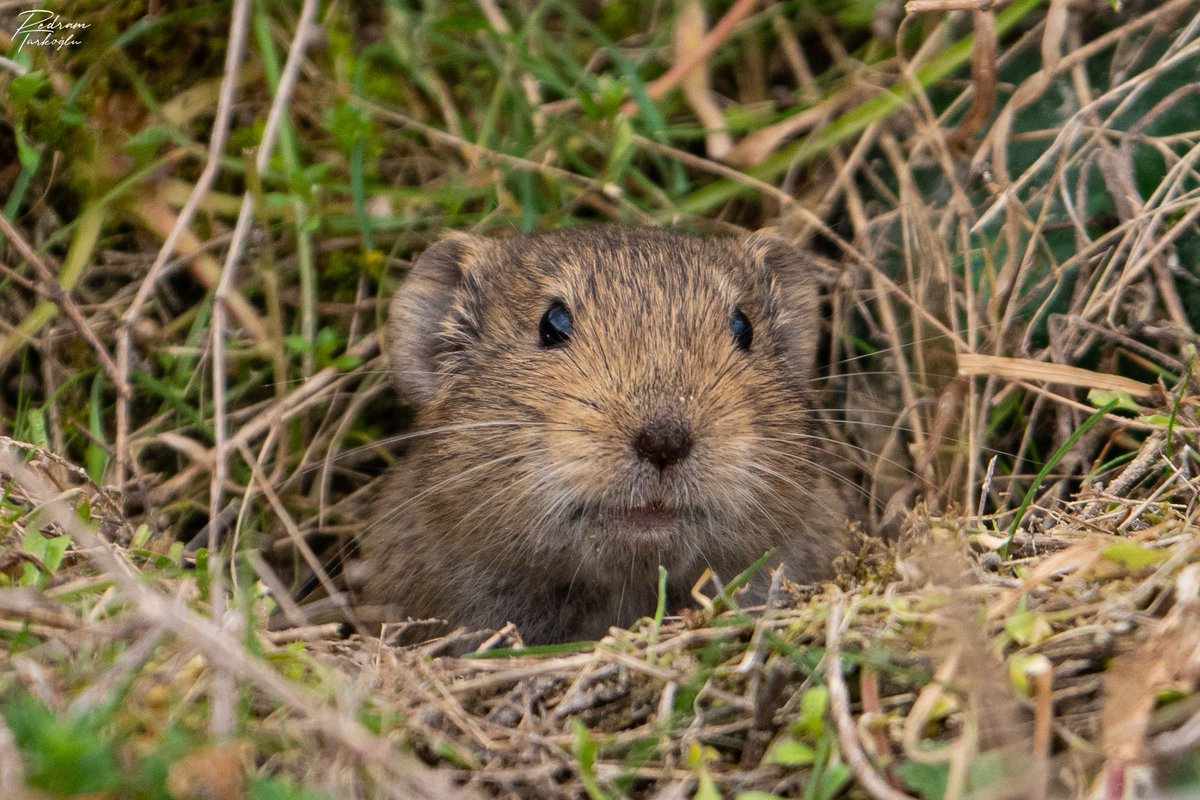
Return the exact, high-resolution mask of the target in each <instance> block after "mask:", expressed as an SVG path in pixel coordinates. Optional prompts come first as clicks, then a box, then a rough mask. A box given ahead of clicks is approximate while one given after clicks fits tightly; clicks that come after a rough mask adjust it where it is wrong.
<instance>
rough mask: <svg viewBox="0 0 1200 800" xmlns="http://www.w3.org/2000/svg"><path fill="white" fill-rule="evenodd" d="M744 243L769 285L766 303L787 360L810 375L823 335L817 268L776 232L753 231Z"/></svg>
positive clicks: (755, 265) (766, 284)
mask: <svg viewBox="0 0 1200 800" xmlns="http://www.w3.org/2000/svg"><path fill="white" fill-rule="evenodd" d="M743 245H744V247H745V248H746V251H747V253H748V255H749V256H750V260H751V263H753V264H754V267H755V269H756V270H757V272H758V273H759V276H760V278H761V279H762V280H763V283H764V285H765V286H766V295H767V296H766V298H765V300H766V305H767V308H768V309H769V311H770V314H771V317H772V320H773V326H774V328H775V331H776V335H777V336H778V339H779V341H780V343H781V345H782V346H783V347H784V349H785V351H786V353H787V357H788V360H789V361H790V362H791V363H792V365H793V367H794V368H795V369H796V371H797V373H798V374H799V375H801V376H802V377H805V378H807V377H808V376H809V375H810V374H811V372H812V370H813V367H814V365H815V363H816V357H817V349H818V344H819V341H818V340H819V337H820V335H821V314H820V311H821V306H820V304H821V301H820V292H819V287H818V283H819V281H818V276H817V272H816V269H815V268H814V267H813V265H812V262H811V261H809V259H808V257H807V256H805V255H804V251H802V250H801V249H800V248H799V247H797V246H796V245H794V244H792V243H791V242H789V241H787V240H785V239H781V238H779V237H777V236H772V235H770V234H765V233H754V234H751V235H750V236H747V237H746V239H745V240H744V241H743Z"/></svg>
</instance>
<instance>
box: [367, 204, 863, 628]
mask: <svg viewBox="0 0 1200 800" xmlns="http://www.w3.org/2000/svg"><path fill="white" fill-rule="evenodd" d="M820 326H821V322H820V318H819V300H818V292H817V281H816V276H815V274H814V272H813V270H812V268H811V267H810V265H809V263H808V262H807V261H806V259H805V257H804V255H803V254H802V253H801V252H800V251H799V250H798V249H797V248H796V247H794V246H793V245H791V244H790V243H787V242H785V241H783V240H781V239H778V238H773V237H771V236H768V235H763V234H752V235H749V236H747V237H744V238H741V239H736V238H700V237H696V236H691V235H687V234H684V233H680V232H676V231H673V230H667V229H657V228H626V227H617V226H601V227H594V228H585V229H574V230H565V231H561V232H556V233H548V234H541V235H529V236H515V237H513V238H510V239H507V240H493V239H484V238H479V237H475V236H469V235H465V234H455V235H451V236H450V237H449V238H446V239H443V240H441V241H439V242H437V243H436V244H434V245H432V246H431V247H430V248H429V249H427V250H426V251H425V252H424V254H423V255H422V256H421V257H420V258H419V259H418V260H417V262H416V263H415V265H414V266H413V267H412V270H411V272H410V274H409V275H408V276H407V277H406V279H405V280H404V282H403V283H402V285H401V287H400V289H399V290H398V292H397V293H396V295H395V297H394V298H393V300H392V303H391V307H390V316H389V321H388V326H387V336H386V337H385V338H386V349H387V353H388V356H389V362H390V370H391V372H392V374H393V376H394V378H395V381H396V382H397V384H398V385H399V387H400V390H401V391H402V393H403V395H404V397H405V398H407V400H408V402H410V403H411V404H413V405H414V406H415V408H416V412H417V424H418V426H419V430H418V431H417V434H416V435H415V437H414V438H413V439H412V445H411V448H410V450H409V451H408V453H407V454H406V456H405V457H404V459H403V461H402V462H401V463H400V464H399V465H398V466H397V467H396V468H395V469H394V470H393V471H392V472H391V473H390V475H389V476H388V477H386V478H385V479H384V483H385V488H384V489H383V490H382V492H381V496H380V498H379V500H378V503H377V504H376V507H375V510H374V512H373V516H372V518H371V519H370V520H369V523H368V525H367V529H366V532H365V535H364V538H363V542H362V545H363V552H364V555H365V560H366V564H367V569H368V570H369V571H370V576H369V577H368V578H367V580H366V582H365V585H364V595H365V599H366V600H367V602H370V603H372V604H382V605H386V606H389V607H391V608H392V609H394V612H395V613H394V614H392V615H391V617H392V618H394V619H404V618H406V617H411V618H438V619H442V620H445V621H447V622H448V623H449V624H451V625H454V626H459V625H462V626H468V627H472V628H497V627H500V626H502V625H503V624H504V623H506V622H513V623H515V624H516V625H517V626H518V628H519V630H520V631H521V634H522V636H523V638H524V640H525V641H526V642H529V643H538V642H554V641H562V640H567V639H580V638H598V637H599V636H601V635H603V634H604V633H605V631H607V629H608V628H609V627H610V626H613V625H621V626H628V625H630V624H632V623H633V622H634V621H636V620H637V619H638V618H640V617H642V616H645V615H648V614H650V613H652V612H653V610H654V608H655V605H656V602H657V585H658V566H659V565H660V564H661V565H663V566H664V567H665V568H666V570H667V574H668V584H667V585H668V598H667V599H668V603H669V604H670V605H671V606H673V607H678V606H679V605H682V604H684V603H685V602H686V601H687V599H688V597H689V593H690V590H691V588H692V586H693V584H694V583H695V581H696V580H697V578H698V577H699V576H700V575H701V573H702V572H703V570H704V569H705V568H706V567H707V568H711V569H712V570H713V572H715V573H716V574H717V575H718V576H719V577H720V578H722V579H724V580H726V581H728V580H729V579H730V578H732V577H733V576H735V575H736V574H738V573H739V572H741V571H742V570H743V569H744V568H746V567H747V566H748V565H750V564H751V563H753V562H754V561H755V560H756V559H758V558H760V557H761V556H762V555H763V554H764V553H765V552H767V551H768V550H771V549H774V550H775V551H776V554H777V555H776V560H777V562H779V563H782V564H783V565H784V566H785V574H786V575H787V576H788V577H789V578H791V579H793V580H797V581H811V580H815V579H820V578H823V577H826V576H828V575H829V574H830V572H831V564H832V561H833V559H834V557H835V556H836V555H837V554H838V553H839V552H841V551H842V550H843V549H844V548H845V545H846V540H847V533H846V531H847V528H846V525H845V516H846V508H845V505H844V501H843V499H842V497H841V495H840V494H839V492H838V491H836V489H835V485H834V480H833V470H832V468H831V466H830V461H829V456H828V453H827V450H826V449H825V448H824V447H823V445H822V440H823V438H824V437H825V435H826V434H825V432H824V430H823V429H822V428H821V427H820V425H819V423H818V420H817V419H816V417H815V415H814V413H813V411H812V408H813V403H814V393H813V390H812V386H811V384H812V380H813V373H814V361H815V357H816V352H817V342H818V335H819V331H820ZM758 594H759V596H760V597H761V596H762V591H761V587H760V589H759V591H758Z"/></svg>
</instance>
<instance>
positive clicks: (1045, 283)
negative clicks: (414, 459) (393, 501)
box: [0, 0, 1200, 800]
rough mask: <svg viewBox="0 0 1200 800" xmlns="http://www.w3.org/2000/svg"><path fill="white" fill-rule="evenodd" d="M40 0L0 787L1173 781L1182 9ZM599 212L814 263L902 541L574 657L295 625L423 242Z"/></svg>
mask: <svg viewBox="0 0 1200 800" xmlns="http://www.w3.org/2000/svg"><path fill="white" fill-rule="evenodd" d="M976 6H977V7H976ZM48 9H49V11H51V12H53V13H55V14H57V15H58V16H57V17H56V18H54V21H55V22H57V23H61V25H59V26H58V27H54V28H53V29H52V30H51V32H50V33H49V34H46V33H31V32H30V31H29V30H28V26H29V25H30V24H31V22H39V21H41V22H45V21H46V20H45V19H43V17H42V16H41V15H37V14H34V15H30V14H27V13H24V12H26V11H36V10H37V9H36V8H35V6H34V5H33V4H30V5H29V6H27V7H24V6H21V5H17V6H13V5H12V4H9V5H7V6H5V7H3V8H0V47H2V48H3V56H0V87H2V89H3V91H2V92H0V109H2V110H3V113H2V114H0V204H2V206H0V291H2V297H3V298H4V301H5V302H4V303H3V305H2V306H0V431H3V432H5V433H7V434H8V435H7V436H6V437H4V438H3V439H0V477H2V482H0V534H2V538H0V637H2V638H3V646H0V722H2V724H0V794H3V796H4V797H19V798H45V797H82V796H86V797H94V798H175V799H176V800H185V799H187V798H216V799H217V800H232V798H242V797H250V798H255V799H256V800H257V799H258V798H264V799H265V798H271V799H272V800H275V799H276V798H278V799H279V800H285V799H286V800H300V799H301V798H303V799H304V800H310V799H313V800H315V799H316V798H358V797H404V798H410V797H435V798H441V797H456V796H461V797H484V796H499V797H538V798H544V797H558V796H561V797H587V798H590V799H591V800H600V798H610V797H622V796H631V797H667V798H669V797H694V798H700V799H701V800H710V798H718V797H735V798H739V800H766V799H767V798H771V797H803V798H806V800H811V799H815V798H834V797H874V798H896V797H902V796H911V797H920V798H927V799H930V800H931V799H932V798H958V797H967V796H971V797H1048V796H1054V797H1057V796H1062V797H1099V798H1118V797H1124V796H1132V793H1133V792H1134V791H1142V790H1145V791H1149V792H1152V793H1153V792H1157V793H1158V795H1157V796H1168V795H1169V793H1170V792H1175V793H1176V795H1177V796H1181V797H1182V796H1190V794H1191V793H1195V792H1197V791H1200V758H1198V757H1197V756H1196V752H1197V750H1198V748H1200V723H1198V720H1200V716H1197V713H1198V712H1197V703H1198V702H1200V700H1198V698H1200V693H1197V681H1198V680H1200V669H1198V668H1197V663H1198V658H1197V654H1198V653H1200V634H1198V633H1197V631H1200V624H1198V623H1200V618H1198V616H1197V615H1198V614H1200V611H1198V606H1197V603H1200V595H1198V594H1197V592H1198V591H1200V589H1198V586H1200V572H1198V571H1197V570H1200V566H1197V563H1196V562H1197V558H1198V557H1197V547H1198V543H1200V537H1198V535H1197V534H1198V526H1200V522H1198V519H1200V511H1198V508H1200V497H1198V490H1200V479H1198V478H1197V474H1198V471H1200V457H1198V455H1197V447H1198V446H1200V445H1198V436H1200V418H1198V416H1200V377H1198V375H1197V373H1198V372H1200V364H1198V363H1197V345H1198V343H1200V336H1198V335H1197V331H1198V330H1200V272H1198V270H1197V267H1196V265H1197V263H1198V262H1200V228H1198V227H1197V218H1198V217H1200V171H1198V169H1197V161H1198V155H1200V102H1197V97H1196V95H1197V94H1198V93H1200V88H1198V87H1200V84H1197V82H1196V79H1195V78H1196V75H1197V69H1198V67H1200V6H1198V5H1197V3H1196V2H1195V0H1164V2H1138V1H1137V0H1132V1H1130V0H1126V1H1125V2H1120V3H1116V2H1110V0H1083V2H1076V3H1066V2H1060V0H1051V1H1050V2H1042V0H1013V1H1012V2H1009V3H1006V4H1003V5H1002V6H1000V7H995V8H993V7H992V6H991V5H990V4H988V3H983V2H981V3H978V4H976V3H973V2H950V1H949V0H946V1H943V0H911V1H910V2H909V3H907V5H906V7H902V6H901V4H900V3H898V2H895V1H894V0H779V1H778V2H754V0H734V2H732V3H715V2H699V0H681V1H680V2H678V3H675V4H648V3H636V2H629V1H628V0H612V1H611V2H605V3H583V4H577V3H569V2H563V1H561V0H544V1H543V2H534V1H533V0H528V2H526V1H525V0H522V2H518V3H511V4H497V3H494V2H493V0H477V2H468V1H467V0H447V2H429V3H425V4H410V3H403V2H398V1H392V2H387V3H381V4H357V3H340V4H338V3H328V4H320V3H317V2H315V0H302V1H295V0H269V2H262V3H249V2H246V0H231V1H229V0H227V1H226V2H220V3H213V4H189V3H182V2H174V0H163V2H158V3H153V4H150V8H149V9H147V8H146V7H144V6H143V5H142V4H136V3H128V4H116V5H114V4H108V3H99V2H92V0H79V1H78V2H69V3H61V4H54V5H51V6H49V7H48ZM706 18H707V19H706ZM64 25H65V26H73V27H62V26H64ZM22 26H26V29H25V30H23V29H22ZM47 35H49V36H50V38H51V39H55V40H59V41H57V42H55V41H51V42H44V39H45V38H46V36H47ZM63 41H72V42H73V43H66V44H64V43H62V42H63ZM606 220H607V221H620V222H626V223H636V224H675V225H681V226H684V227H687V228H690V229H694V230H698V231H703V232H712V233H725V232H739V231H744V230H752V229H757V228H760V227H763V226H768V225H771V226H775V227H777V228H778V229H779V230H780V231H781V232H782V233H783V234H784V235H787V236H790V237H792V238H794V239H795V240H796V241H798V242H800V243H802V244H804V245H805V246H806V247H808V248H809V249H810V250H811V251H812V252H813V253H814V254H815V258H816V260H817V262H818V265H819V267H820V268H821V269H822V272H823V275H825V277H826V279H827V280H826V284H827V289H828V292H827V295H828V298H829V302H828V308H829V312H830V314H829V318H830V323H831V324H830V326H829V331H830V335H829V348H828V353H827V354H826V358H825V359H824V361H825V364H826V373H827V374H826V376H825V377H826V381H825V382H826V383H827V386H828V398H829V405H830V408H831V409H834V410H832V411H830V416H831V419H832V421H833V422H834V423H836V424H838V425H840V426H842V429H843V430H844V431H845V433H846V435H847V436H848V437H849V438H850V439H851V440H852V442H853V443H854V444H855V446H857V447H859V448H861V451H862V452H863V453H864V457H863V460H862V463H861V464H859V465H857V469H858V470H859V472H860V473H861V475H862V476H863V484H864V487H866V490H867V492H868V493H869V495H870V496H871V497H872V498H873V505H871V507H870V509H869V516H870V517H871V522H872V524H873V525H875V526H877V527H879V528H880V529H883V530H894V531H898V532H899V534H898V537H897V538H894V539H889V540H887V541H880V540H878V539H866V538H864V540H863V542H862V545H861V548H860V549H859V551H857V552H855V553H853V554H849V555H847V556H846V557H845V558H844V559H843V561H842V562H841V564H840V570H841V575H840V576H839V579H838V580H837V581H836V582H834V583H831V584H829V585H827V586H822V587H815V588H814V587H796V586H793V585H789V584H788V583H787V582H786V581H781V582H779V585H778V586H776V587H775V588H774V590H773V592H772V602H771V603H770V604H769V606H770V607H769V608H768V609H767V610H766V611H765V612H761V610H760V611H754V610H749V609H741V608H739V607H738V603H737V597H736V595H734V596H729V595H728V594H727V593H722V592H718V591H717V590H716V588H715V587H711V586H706V587H699V589H698V595H699V597H701V598H703V600H702V601H701V602H700V604H699V608H698V609H696V610H694V611H692V612H689V613H688V614H686V615H685V616H683V617H682V618H674V617H664V616H662V615H659V616H658V617H656V618H654V619H648V620H645V621H643V622H642V623H640V624H639V625H637V626H635V627H634V628H633V629H632V630H629V631H617V630H615V631H613V632H612V633H611V634H610V636H608V637H607V638H605V639H604V640H603V641H602V642H599V643H585V644H578V645H565V646H558V647H551V648H540V649H539V648H523V647H521V646H520V639H519V634H518V633H517V632H515V631H511V630H507V631H501V632H499V633H497V634H495V635H489V634H477V633H475V632H459V633H458V634H456V635H454V636H451V637H448V638H445V639H442V640H438V641H435V642H431V643H429V644H427V645H424V646H421V647H416V648H401V647H397V646H394V645H393V644H392V643H391V642H390V641H389V640H388V639H387V637H386V636H385V637H382V638H381V637H371V636H366V635H361V634H360V633H358V632H356V631H354V630H353V628H352V627H351V626H344V625H342V624H340V623H338V622H333V623H329V622H324V623H323V622H321V620H327V619H330V618H332V617H331V616H330V615H329V614H328V613H327V612H330V611H331V610H332V611H338V610H339V609H341V608H342V606H341V605H339V601H338V598H340V597H342V596H343V595H342V590H343V588H344V585H345V580H346V573H347V572H348V571H351V572H352V570H348V569H347V567H348V566H352V565H353V563H354V558H355V549H354V541H353V539H354V536H355V534H356V532H357V530H358V527H357V526H358V522H359V520H360V519H361V513H360V510H361V508H362V503H363V499H364V498H366V497H369V496H370V495H371V493H372V491H373V484H374V481H375V479H377V478H378V477H379V475H380V474H381V473H382V472H383V471H384V470H385V469H386V468H387V466H388V465H389V464H391V463H394V460H395V458H396V457H397V452H396V447H395V444H396V442H395V437H396V435H397V434H399V433H401V432H402V430H403V424H402V422H403V420H404V419H405V416H404V415H405V413H406V412H405V410H404V408H403V406H402V405H401V404H400V400H399V399H398V398H396V397H395V396H394V392H393V391H392V390H391V388H390V386H389V383H388V381H387V376H386V375H385V374H384V363H383V361H382V359H381V357H380V354H379V342H378V339H377V330H378V328H379V325H380V321H381V319H382V315H383V311H384V307H385V299H386V297H387V296H388V295H389V294H390V292H391V291H392V289H393V288H394V286H395V285H396V282H397V281H398V280H399V279H400V278H401V277H402V275H403V272H404V268H405V266H406V265H407V264H408V263H410V260H411V259H412V258H413V257H414V256H415V255H417V254H419V252H420V251H421V250H422V249H423V248H424V247H425V246H426V245H427V244H428V243H429V242H431V241H433V240H434V239H435V238H436V237H437V236H438V235H439V233H441V232H443V231H445V230H447V229H460V230H471V231H475V232H480V233H486V234H493V235H503V234H505V233H507V232H510V231H513V230H542V229H552V228H560V227H566V226H572V225H582V224H589V223H594V222H597V221H606ZM293 598H295V599H296V600H300V601H304V602H307V603H308V604H309V605H308V606H307V607H306V608H307V610H309V611H312V610H313V609H321V610H322V614H321V615H318V617H317V618H315V619H314V618H312V617H310V618H307V619H306V618H305V617H304V615H303V613H302V612H301V610H300V609H299V608H298V606H297V603H296V602H295V601H294V600H293ZM314 598H317V599H314ZM760 612H761V613H760ZM268 619H273V621H274V622H275V623H277V624H276V625H273V626H272V628H274V629H272V630H269V629H268V625H267V622H268ZM339 619H340V617H339ZM1145 787H1151V788H1148V789H1147V788H1145Z"/></svg>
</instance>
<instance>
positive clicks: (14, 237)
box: [0, 214, 129, 397]
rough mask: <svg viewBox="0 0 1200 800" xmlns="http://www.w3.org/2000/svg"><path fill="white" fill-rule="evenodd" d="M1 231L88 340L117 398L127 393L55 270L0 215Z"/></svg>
mask: <svg viewBox="0 0 1200 800" xmlns="http://www.w3.org/2000/svg"><path fill="white" fill-rule="evenodd" d="M0 231H2V232H3V233H4V236H5V237H6V238H7V239H8V240H9V241H10V242H12V244H13V247H15V248H16V249H17V252H18V253H20V255H21V258H23V259H25V260H26V261H27V262H29V264H30V265H31V266H32V267H33V271H34V272H36V273H37V275H38V280H40V281H41V282H42V284H43V286H44V289H45V291H46V293H47V295H49V297H50V299H51V300H52V301H53V302H54V304H55V305H57V306H58V307H59V308H61V309H62V311H63V313H64V314H66V315H67V319H69V320H71V324H72V325H74V326H75V329H76V330H78V331H79V334H80V335H81V336H83V338H84V340H85V341H87V343H88V347H90V348H92V350H93V351H94V352H95V353H96V358H97V359H98V360H99V361H100V366H101V367H103V368H104V371H105V372H106V373H108V379H109V380H111V381H112V382H113V385H115V386H116V389H117V395H118V397H121V396H124V395H126V394H128V392H129V387H128V386H127V385H126V384H125V382H124V381H122V380H121V373H120V371H118V370H117V365H116V364H115V363H113V360H112V356H110V355H109V354H108V350H106V349H105V348H104V345H103V344H101V342H100V339H99V337H97V336H96V334H95V332H94V331H93V330H92V328H91V326H90V325H88V323H87V320H86V319H84V318H83V314H82V313H81V312H80V310H79V306H77V305H75V301H74V300H72V299H71V295H69V294H67V293H66V291H65V290H64V289H63V288H62V286H60V285H59V283H58V280H57V279H56V278H55V277H54V271H53V270H52V269H50V267H48V266H46V262H45V261H43V260H42V257H41V256H39V255H38V254H37V251H36V250H34V249H33V247H31V246H30V244H29V242H27V241H26V240H25V237H24V236H22V235H21V232H20V231H18V230H17V229H16V228H15V227H14V226H13V224H12V223H11V222H9V221H8V219H7V218H6V217H5V216H4V215H3V214H0Z"/></svg>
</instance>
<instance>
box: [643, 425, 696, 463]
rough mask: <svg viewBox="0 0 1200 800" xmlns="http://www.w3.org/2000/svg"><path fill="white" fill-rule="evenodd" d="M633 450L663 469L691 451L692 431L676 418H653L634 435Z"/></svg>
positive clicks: (680, 459)
mask: <svg viewBox="0 0 1200 800" xmlns="http://www.w3.org/2000/svg"><path fill="white" fill-rule="evenodd" d="M633 452H635V453H637V456H638V458H640V459H642V460H643V461H649V462H650V463H651V464H653V465H654V466H656V467H658V469H659V471H662V470H665V469H666V468H667V467H669V466H671V465H672V464H675V463H678V462H680V461H682V460H683V459H685V458H687V455H688V453H690V452H692V432H691V431H690V430H688V426H687V425H684V424H683V423H682V422H680V421H679V420H677V419H656V420H653V421H651V422H649V423H647V424H646V426H645V427H643V428H642V429H641V430H640V431H638V432H637V433H636V434H635V435H634V437H633Z"/></svg>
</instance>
